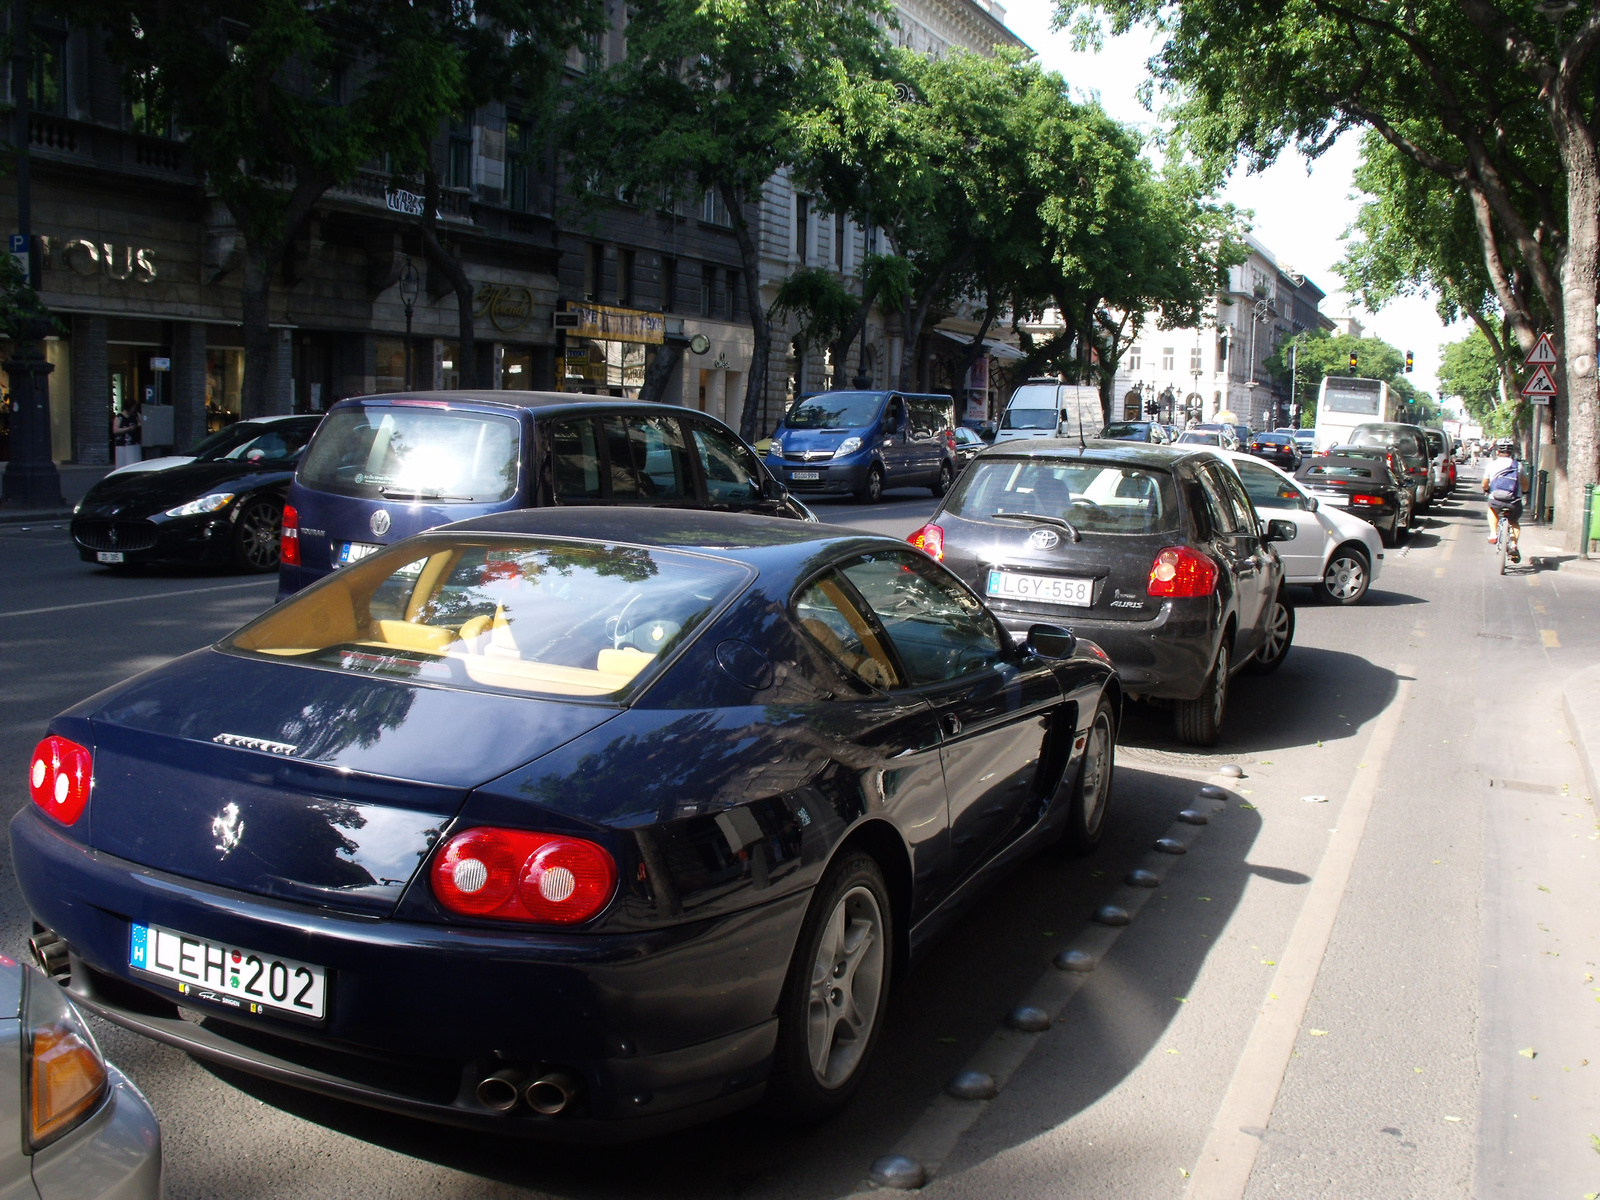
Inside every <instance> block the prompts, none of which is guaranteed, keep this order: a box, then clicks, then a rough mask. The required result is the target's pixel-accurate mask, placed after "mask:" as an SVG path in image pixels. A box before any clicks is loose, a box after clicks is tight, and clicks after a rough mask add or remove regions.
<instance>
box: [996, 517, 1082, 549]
mask: <svg viewBox="0 0 1600 1200" xmlns="http://www.w3.org/2000/svg"><path fill="white" fill-rule="evenodd" d="M994 516H996V517H998V518H1001V519H1003V520H1007V521H1036V522H1038V523H1039V524H1041V525H1054V526H1055V527H1056V528H1057V529H1065V530H1066V531H1067V532H1068V533H1070V534H1071V535H1072V540H1073V541H1075V542H1081V541H1083V534H1081V533H1079V532H1078V529H1077V526H1075V525H1073V523H1072V522H1071V521H1069V520H1067V519H1066V518H1065V517H1044V516H1040V515H1039V514H1038V513H1025V512H997V513H995V514H994Z"/></svg>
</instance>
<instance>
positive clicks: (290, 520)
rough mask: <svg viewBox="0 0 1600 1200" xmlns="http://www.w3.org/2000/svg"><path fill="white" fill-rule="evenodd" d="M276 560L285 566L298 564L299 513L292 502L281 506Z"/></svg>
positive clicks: (296, 565)
mask: <svg viewBox="0 0 1600 1200" xmlns="http://www.w3.org/2000/svg"><path fill="white" fill-rule="evenodd" d="M278 561H279V562H281V563H283V565H284V566H286V567H298V566H299V565H300V514H299V512H297V511H296V510H295V507H294V505H292V504H285V505H284V506H283V532H282V535H281V536H280V537H279V538H278Z"/></svg>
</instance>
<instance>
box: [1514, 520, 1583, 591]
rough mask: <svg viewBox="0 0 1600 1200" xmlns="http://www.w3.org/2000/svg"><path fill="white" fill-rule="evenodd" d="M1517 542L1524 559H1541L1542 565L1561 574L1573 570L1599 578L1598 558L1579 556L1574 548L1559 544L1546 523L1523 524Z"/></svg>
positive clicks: (1558, 537)
mask: <svg viewBox="0 0 1600 1200" xmlns="http://www.w3.org/2000/svg"><path fill="white" fill-rule="evenodd" d="M1519 542H1520V546H1521V549H1522V556H1523V558H1524V559H1525V560H1531V559H1535V558H1538V559H1542V560H1544V566H1546V567H1548V568H1551V569H1554V570H1558V571H1561V572H1562V573H1563V574H1565V573H1566V572H1568V571H1573V572H1577V573H1578V574H1580V575H1589V576H1592V577H1594V578H1596V579H1600V558H1586V559H1585V558H1579V557H1578V552H1577V551H1576V550H1568V549H1565V548H1564V547H1563V546H1562V545H1561V540H1560V535H1559V534H1557V533H1556V532H1555V531H1554V530H1552V529H1551V528H1550V527H1549V526H1547V525H1524V526H1523V527H1522V537H1521V538H1520V539H1519Z"/></svg>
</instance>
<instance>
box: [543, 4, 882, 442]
mask: <svg viewBox="0 0 1600 1200" xmlns="http://www.w3.org/2000/svg"><path fill="white" fill-rule="evenodd" d="M887 16H888V9H887V6H886V5H885V4H884V3H883V0H636V2H635V3H634V4H632V5H630V7H629V9H628V23H627V30H626V32H627V54H626V56H625V57H624V58H623V59H622V60H621V61H620V62H617V63H614V64H612V65H611V66H610V67H608V68H606V69H605V70H601V71H595V72H592V73H590V74H589V75H587V76H586V77H585V78H583V79H582V80H580V81H579V82H578V83H577V84H575V85H574V86H573V87H572V88H570V89H569V93H570V95H569V101H570V102H569V104H568V106H567V108H566V110H565V112H564V115H563V119H562V122H561V129H562V136H561V145H562V148H563V151H564V153H565V156H566V161H567V164H568V169H569V172H570V175H571V178H572V180H573V182H574V184H575V186H576V187H577V189H578V190H579V193H580V196H581V197H582V198H584V199H586V200H587V201H588V203H589V205H590V206H591V207H593V206H597V205H600V204H608V203H612V202H614V201H615V200H616V198H617V196H618V195H622V196H625V197H627V198H628V199H629V200H630V201H631V202H633V203H635V204H638V205H640V206H642V207H653V208H659V209H663V210H667V211H671V210H672V209H673V208H674V207H676V206H678V205H679V204H681V203H685V202H691V203H692V202H697V201H698V200H699V199H700V197H701V196H702V194H704V193H706V192H713V193H715V194H716V195H717V196H719V197H720V198H721V200H722V201H723V203H724V205H725V206H726V208H727V212H728V220H729V222H730V223H731V225H732V227H733V233H734V237H735V240H736V241H737V242H738V245H739V251H740V258H741V260H742V264H743V274H744V288H745V299H746V305H747V308H748V310H749V314H750V324H751V330H752V332H753V334H754V335H755V336H754V342H755V344H754V348H753V351H752V355H751V365H750V375H749V378H748V380H747V382H746V390H745V400H744V411H743V415H742V417H741V420H740V429H741V432H742V433H743V434H744V435H745V437H747V438H751V437H754V436H755V426H756V421H757V419H758V415H759V412H760V405H761V400H762V398H763V397H764V396H765V393H766V383H767V367H768V362H769V360H770V357H771V349H772V334H771V325H770V322H769V321H768V319H767V312H766V305H765V304H763V303H762V301H761V295H760V277H759V268H760V262H759V247H758V246H757V244H756V234H755V231H754V230H753V229H752V228H751V226H750V223H749V218H748V217H747V215H746V205H749V204H753V203H755V202H757V201H759V200H760V198H761V194H762V189H763V188H764V187H765V186H766V183H767V181H768V180H769V179H771V178H772V177H773V176H774V175H776V174H777V173H778V172H779V170H781V169H783V168H785V167H787V166H789V165H791V164H792V163H793V162H794V161H795V158H796V154H797V149H798V139H799V129H800V126H801V125H802V124H803V122H804V121H805V119H806V114H807V113H809V112H810V111H811V110H812V109H813V108H814V107H815V106H816V105H817V104H818V103H819V102H822V101H823V100H824V98H825V97H826V96H827V95H828V94H829V91H830V90H831V89H830V87H829V84H828V78H829V76H830V75H831V74H832V73H834V72H843V73H845V74H847V75H855V76H866V77H871V76H874V75H877V74H881V62H882V58H883V55H884V53H885V50H886V43H885V42H884V39H883V36H882V30H881V28H880V22H882V21H884V20H886V19H887Z"/></svg>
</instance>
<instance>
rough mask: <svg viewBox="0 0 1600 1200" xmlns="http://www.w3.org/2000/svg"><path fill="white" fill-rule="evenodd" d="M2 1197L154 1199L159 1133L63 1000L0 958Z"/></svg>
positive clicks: (135, 1092)
mask: <svg viewBox="0 0 1600 1200" xmlns="http://www.w3.org/2000/svg"><path fill="white" fill-rule="evenodd" d="M0 1128H4V1129H10V1130H12V1134H11V1136H10V1137H9V1138H6V1137H4V1136H0V1200H21V1198H22V1197H27V1200H157V1198H158V1197H160V1195H161V1127H160V1126H159V1125H157V1124H156V1117H155V1113H153V1112H151V1111H150V1105H149V1102H148V1101H146V1100H145V1098H144V1096H142V1095H141V1094H140V1092H139V1089H138V1088H136V1087H134V1086H133V1084H132V1083H130V1082H128V1080H127V1079H126V1078H125V1077H124V1076H123V1074H122V1072H121V1071H119V1070H117V1069H116V1067H114V1066H112V1065H111V1064H110V1063H108V1062H106V1060H105V1059H104V1058H103V1057H101V1054H100V1047H99V1046H97V1045H96V1044H95V1040H94V1034H92V1033H91V1032H90V1031H89V1024H88V1022H87V1021H85V1020H84V1019H83V1014H82V1013H80V1012H79V1011H78V1010H77V1008H76V1007H74V1006H73V1004H72V1002H71V1001H70V1000H69V999H67V994H66V993H65V992H63V991H62V990H61V989H60V988H59V987H57V986H56V985H55V984H53V983H51V982H50V981H49V980H48V979H46V978H45V977H44V975H42V974H41V973H40V972H38V971H37V970H35V969H33V968H32V967H26V968H25V967H21V966H19V965H18V964H17V963H15V962H13V961H12V960H11V959H9V958H6V957H5V956H4V955H0Z"/></svg>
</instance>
